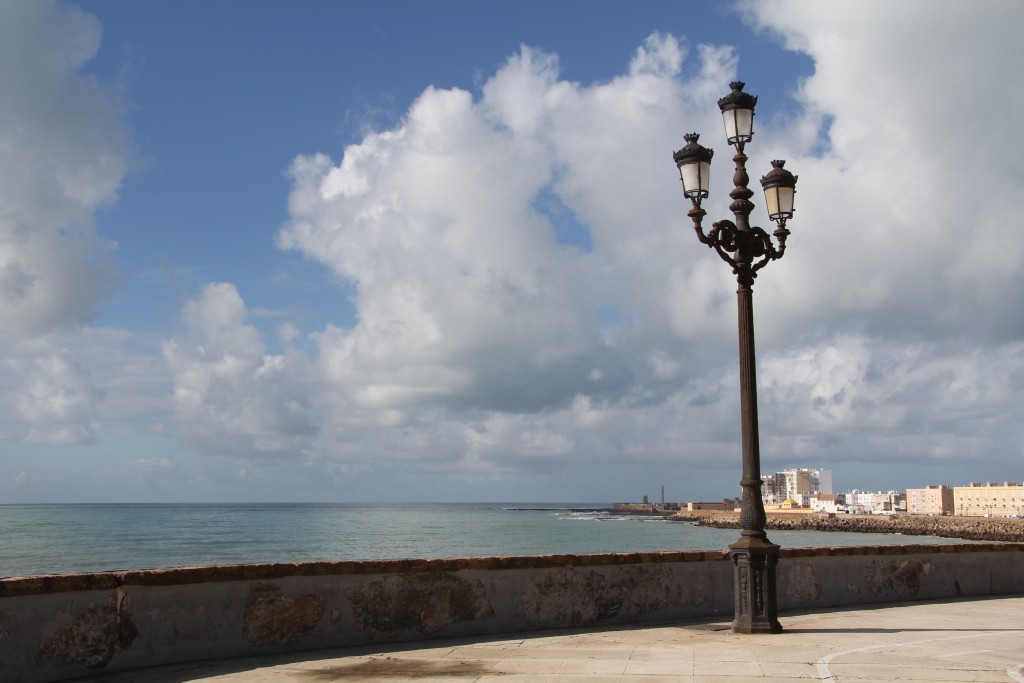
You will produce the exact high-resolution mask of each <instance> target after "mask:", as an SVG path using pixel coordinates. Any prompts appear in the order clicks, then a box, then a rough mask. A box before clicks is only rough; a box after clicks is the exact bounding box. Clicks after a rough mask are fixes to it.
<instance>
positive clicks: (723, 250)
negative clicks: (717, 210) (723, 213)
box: [708, 221, 739, 272]
mask: <svg viewBox="0 0 1024 683" xmlns="http://www.w3.org/2000/svg"><path fill="white" fill-rule="evenodd" d="M737 233H738V231H737V229H736V224H735V223H733V222H732V221H717V222H715V223H712V224H711V232H710V233H709V234H708V246H709V247H714V249H715V251H717V252H718V256H719V257H721V259H722V260H723V261H725V262H726V263H728V264H729V265H730V266H732V269H733V272H736V269H737V268H738V267H739V266H738V265H737V264H736V259H734V258H733V257H731V256H729V254H728V253H727V252H731V251H736V249H737V248H738V245H737V244H736V238H737Z"/></svg>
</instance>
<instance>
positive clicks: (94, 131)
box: [0, 0, 1024, 503]
mask: <svg viewBox="0 0 1024 683" xmlns="http://www.w3.org/2000/svg"><path fill="white" fill-rule="evenodd" d="M1022 24H1024V5H1022V4H1021V3H1019V2H1011V1H1009V0H1006V1H1001V0H982V1H980V2H975V3H961V2H952V1H947V0H907V1H905V2H900V3H891V2H882V1H880V0H867V1H862V2H833V3H817V2H809V1H801V2H790V1H785V0H766V1H760V2H753V1H749V2H736V3H725V2H723V3H676V2H667V1H662V0H638V1H637V2H633V3H624V2H610V1H607V0H592V1H588V2H582V1H572V0H562V1H560V2H535V1H531V0H523V1H517V2H510V1H500V0H499V1H495V2H487V3H482V2H470V1H469V0H459V1H456V0H439V1H438V2H430V3H423V2H411V1H397V0H390V1H389V0H382V1H379V2H363V1H360V0H352V1H349V2H338V3H325V2H315V1H313V0H298V1H295V2H283V1H275V0H266V1H264V2H244V1H242V0H214V1H212V2H195V1H190V0H184V1H182V0H174V1H172V0H147V2H134V1H132V0H84V1H82V2H78V3H70V2H49V1H44V0H38V1H37V0H11V1H9V2H4V3H0V353H2V360H0V503H36V502H38V503H49V502H102V501H113V502H202V501H211V502H236V501H265V502H276V501H324V502H331V501H340V502H364V501H422V502H435V501H453V502H459V501H467V502H472V501H509V502H531V501H538V502H541V501H543V502H555V501H565V502H595V503H597V502H613V501H628V500H640V499H641V498H642V496H643V495H645V494H646V495H649V496H651V498H652V499H654V498H658V497H659V496H660V491H661V487H662V486H664V487H665V492H666V493H665V495H666V499H667V500H672V501H685V500H698V499H700V500H715V499H718V498H724V497H733V496H737V495H739V492H740V489H739V478H740V434H739V389H738V379H737V374H738V371H737V347H736V308H735V306H736V304H735V294H734V292H735V281H734V278H733V276H732V275H731V273H730V272H729V269H728V268H727V267H726V266H725V265H724V264H723V263H722V262H721V261H720V260H719V259H718V258H717V256H715V254H714V253H713V252H711V251H709V250H708V249H707V248H706V247H704V246H703V245H701V244H699V243H698V242H697V240H696V238H695V237H694V235H693V229H692V226H691V224H690V221H689V220H688V219H687V217H686V212H687V210H688V209H689V205H688V202H687V201H686V200H685V199H684V198H683V196H682V191H681V187H680V184H679V180H678V175H677V173H676V169H675V167H674V164H673V163H672V156H671V154H672V152H673V151H674V150H676V149H679V148H680V147H681V146H682V145H683V144H684V141H683V134H684V133H688V132H692V131H696V132H699V133H700V134H701V143H703V144H705V145H707V146H709V147H712V148H714V149H715V152H716V153H715V158H714V164H713V166H712V193H711V197H710V199H709V200H707V201H706V203H705V208H707V210H708V214H709V215H708V218H707V219H706V220H707V222H708V223H710V222H711V221H712V220H717V219H719V218H728V217H731V214H730V213H729V212H728V204H729V197H728V192H729V190H730V188H731V175H732V163H731V156H732V150H731V149H730V148H729V147H728V146H727V145H726V144H725V140H724V135H723V130H722V123H721V119H720V115H719V113H718V109H717V106H716V100H717V98H719V97H721V96H723V95H725V94H726V93H727V92H728V84H729V82H730V81H732V80H736V79H740V80H743V81H745V82H746V83H747V91H749V92H750V93H752V94H755V95H758V96H759V98H760V99H759V102H758V107H757V114H756V118H755V136H754V139H753V141H752V143H751V144H750V145H749V146H748V148H747V153H748V154H749V156H750V161H749V162H748V169H749V170H750V175H751V180H752V186H753V187H755V188H756V187H757V182H756V181H757V179H758V178H759V177H760V176H761V175H763V174H764V173H766V172H767V171H768V170H770V164H769V162H770V160H772V159H785V160H786V168H787V169H791V170H792V171H793V172H794V173H796V174H798V175H799V177H800V179H799V183H798V186H797V195H796V215H795V216H794V218H793V220H792V221H791V223H790V225H789V226H788V227H789V228H790V229H791V231H792V236H791V237H790V238H789V242H788V250H787V254H786V258H785V259H783V260H782V261H779V262H777V263H773V264H772V265H771V266H769V267H768V268H766V269H765V270H763V271H762V272H761V273H760V275H759V277H758V280H757V282H756V284H755V286H754V307H755V319H756V320H755V322H756V328H757V342H758V384H759V386H758V392H759V410H760V431H761V458H762V470H763V472H764V473H772V472H776V471H779V470H783V469H787V468H791V467H823V468H828V469H831V470H832V472H833V475H834V483H835V486H836V487H839V488H841V489H843V490H850V489H854V488H856V489H861V490H888V489H896V490H902V489H906V488H918V487H923V486H926V485H929V484H948V485H951V486H959V485H964V484H966V483H968V482H970V481H1000V482H1002V481H1016V482H1021V481H1022V480H1024V473H1022V472H1024V468H1022V462H1024V409H1022V405H1024V230H1022V229H1021V227H1020V226H1021V222H1022V221H1021V218H1020V215H1019V211H1020V208H1019V206H1018V203H1019V202H1018V197H1019V195H1020V188H1021V187H1022V186H1024V182H1022V181H1024V178H1022V176H1024V171H1022V170H1021V163H1020V158H1021V156H1022V154H1021V153H1022V152H1024V149H1022V148H1024V136H1022V135H1021V134H1020V133H1019V132H1018V131H1017V126H1018V122H1019V121H1021V120H1024V76H1022V75H1021V73H1020V70H1019V69H1018V68H1016V65H1017V63H1018V62H1019V61H1020V58H1021V57H1024V47H1022V46H1021V44H1020V40H1019V37H1018V36H1017V33H1018V29H1019V27H1020V26H1021V25H1022ZM753 200H754V201H755V203H756V204H757V208H756V209H755V212H754V214H753V216H752V220H753V222H754V223H755V224H758V225H762V226H765V227H768V223H769V221H768V219H767V217H766V215H765V214H764V208H763V197H761V196H760V193H758V194H757V195H756V196H755V197H754V198H753Z"/></svg>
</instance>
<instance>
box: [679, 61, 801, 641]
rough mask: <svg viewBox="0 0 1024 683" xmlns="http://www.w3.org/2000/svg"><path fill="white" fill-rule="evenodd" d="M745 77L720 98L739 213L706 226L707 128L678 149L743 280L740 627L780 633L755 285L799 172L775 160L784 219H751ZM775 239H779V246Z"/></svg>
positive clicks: (725, 255)
mask: <svg viewBox="0 0 1024 683" xmlns="http://www.w3.org/2000/svg"><path fill="white" fill-rule="evenodd" d="M744 85H745V84H744V83H742V82H739V81H736V82H734V83H731V84H730V88H731V89H732V92H730V93H729V94H728V95H726V96H725V97H723V98H722V99H720V100H719V101H718V106H719V109H720V110H721V111H722V117H723V119H724V121H725V130H726V138H727V140H728V141H729V144H731V145H733V146H734V147H735V149H736V154H735V156H733V162H734V163H735V165H736V170H735V171H734V173H733V177H732V180H733V185H734V187H733V189H732V191H731V192H730V193H729V196H730V197H731V198H732V203H731V204H730V205H729V209H730V211H732V213H733V217H734V220H732V221H730V220H720V221H717V222H715V223H712V225H711V231H710V232H709V233H707V234H705V233H704V229H703V227H702V220H703V218H704V216H705V215H706V212H705V211H704V210H703V209H701V208H700V204H701V200H702V199H703V198H705V197H707V196H708V177H709V171H710V169H711V158H712V156H713V155H714V151H713V150H710V149H707V148H705V147H702V146H701V145H700V144H698V142H697V141H698V139H699V138H700V136H699V135H698V134H696V133H690V134H688V135H686V136H684V137H685V140H686V143H687V144H686V145H685V146H684V147H683V148H682V149H681V150H679V151H678V152H675V153H674V154H673V158H674V160H675V162H676V166H677V167H678V168H679V177H680V179H681V180H682V181H683V193H684V194H685V195H686V196H687V197H688V198H689V199H690V200H691V202H692V204H693V208H692V209H691V210H690V211H689V212H688V214H687V215H688V216H689V217H690V218H691V220H692V221H693V227H694V230H695V231H696V233H697V239H699V240H700V242H701V243H702V244H704V245H707V246H708V247H709V248H712V249H714V250H715V251H716V252H717V253H718V255H719V256H720V257H721V258H722V260H723V261H725V262H726V263H728V264H729V265H730V266H732V272H733V273H734V274H735V275H736V282H737V284H738V285H739V287H738V288H737V290H736V304H737V309H738V327H739V355H740V421H741V425H742V435H743V436H742V445H743V475H742V478H741V479H740V486H741V487H742V491H743V500H742V504H741V507H740V526H741V528H742V531H741V532H740V539H739V540H738V541H736V542H735V543H733V544H731V545H730V546H729V548H730V549H731V551H732V554H731V555H732V561H733V595H734V599H735V616H734V618H733V623H732V630H733V632H734V633H780V632H781V631H782V625H781V624H779V619H778V614H777V609H776V591H775V585H776V581H775V568H776V565H777V564H778V561H779V546H777V545H775V544H774V543H772V542H771V541H769V540H768V536H767V534H765V531H764V525H765V521H766V515H765V511H764V503H763V502H762V500H761V455H760V446H759V437H758V426H757V377H756V356H755V352H754V300H753V286H754V278H756V277H757V271H759V270H761V269H762V268H764V267H765V266H766V265H767V264H768V263H769V262H770V261H775V260H778V259H780V258H782V256H783V254H784V253H785V251H786V238H787V237H788V236H789V230H787V229H786V221H787V220H788V219H789V218H790V217H791V216H792V215H793V195H794V193H795V190H796V180H797V179H796V176H794V175H793V174H792V173H790V172H789V171H787V170H786V169H785V168H784V165H785V162H783V161H773V162H772V170H771V171H770V172H769V173H768V174H767V175H765V176H764V177H763V178H761V186H762V187H763V188H764V193H765V202H766V204H767V206H768V217H769V218H770V219H771V220H773V221H775V222H776V223H778V228H777V229H776V230H775V231H774V233H772V234H773V235H774V237H775V241H773V240H772V237H771V236H769V235H768V233H767V232H765V231H764V230H762V229H761V228H759V227H752V226H751V225H750V213H751V211H753V209H754V204H753V202H751V201H750V198H751V197H752V196H753V195H754V193H753V191H751V190H750V189H749V187H748V184H749V182H750V178H749V177H748V175H747V167H746V162H747V156H746V154H744V153H743V150H744V147H745V146H746V143H747V142H749V141H750V139H751V138H752V137H753V135H754V132H753V120H754V106H755V105H756V104H757V97H755V96H753V95H750V94H748V93H745V92H743V87H744ZM776 242H777V243H778V246H776Z"/></svg>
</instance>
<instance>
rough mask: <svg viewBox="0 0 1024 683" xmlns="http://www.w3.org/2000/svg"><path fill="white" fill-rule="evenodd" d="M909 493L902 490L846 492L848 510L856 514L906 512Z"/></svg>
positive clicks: (855, 490)
mask: <svg viewBox="0 0 1024 683" xmlns="http://www.w3.org/2000/svg"><path fill="white" fill-rule="evenodd" d="M906 510H907V494H905V493H902V492H900V491H874V492H872V491H858V490H857V489H854V490H852V491H850V492H849V493H847V494H846V511H847V512H850V513H853V514H856V515H878V514H892V513H894V512H906Z"/></svg>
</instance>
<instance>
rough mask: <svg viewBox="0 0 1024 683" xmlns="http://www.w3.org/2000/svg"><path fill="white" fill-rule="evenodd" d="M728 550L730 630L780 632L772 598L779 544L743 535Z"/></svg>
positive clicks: (780, 627) (738, 631)
mask: <svg viewBox="0 0 1024 683" xmlns="http://www.w3.org/2000/svg"><path fill="white" fill-rule="evenodd" d="M729 549H730V550H732V555H731V556H732V563H733V595H734V596H735V601H736V613H735V617H734V618H733V622H732V632H733V633H782V624H780V623H779V619H778V612H777V610H776V602H775V567H776V565H777V564H778V562H779V546H777V545H775V544H774V543H771V542H770V541H768V539H766V538H757V537H751V536H744V537H742V538H740V540H739V541H737V542H736V543H733V544H732V545H730V546H729Z"/></svg>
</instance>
